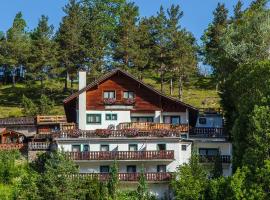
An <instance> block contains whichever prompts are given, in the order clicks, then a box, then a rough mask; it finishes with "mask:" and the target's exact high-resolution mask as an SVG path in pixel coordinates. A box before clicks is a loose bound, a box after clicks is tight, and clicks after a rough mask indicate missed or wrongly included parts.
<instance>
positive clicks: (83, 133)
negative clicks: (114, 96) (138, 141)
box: [53, 129, 183, 138]
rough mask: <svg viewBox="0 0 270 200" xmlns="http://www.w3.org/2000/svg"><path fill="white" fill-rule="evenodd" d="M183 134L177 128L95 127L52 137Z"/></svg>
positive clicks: (61, 132)
mask: <svg viewBox="0 0 270 200" xmlns="http://www.w3.org/2000/svg"><path fill="white" fill-rule="evenodd" d="M181 134H183V133H182V132H181V131H179V130H166V129H163V130H162V129H157V130H154V129H153V130H149V131H141V130H138V129H122V130H109V129H97V130H94V131H84V130H79V129H75V130H66V131H59V132H58V133H57V134H53V137H54V138H110V137H111V138H117V137H119V138H121V137H128V138H134V137H180V136H181Z"/></svg>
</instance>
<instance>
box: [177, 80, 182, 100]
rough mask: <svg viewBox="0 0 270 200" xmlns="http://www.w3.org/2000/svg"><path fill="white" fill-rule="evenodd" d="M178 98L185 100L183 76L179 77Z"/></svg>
mask: <svg viewBox="0 0 270 200" xmlns="http://www.w3.org/2000/svg"><path fill="white" fill-rule="evenodd" d="M178 98H179V99H180V100H181V101H182V98H183V77H182V76H179V82H178Z"/></svg>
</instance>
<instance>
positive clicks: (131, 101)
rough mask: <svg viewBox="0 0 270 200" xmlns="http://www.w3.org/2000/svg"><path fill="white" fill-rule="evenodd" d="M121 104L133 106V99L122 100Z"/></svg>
mask: <svg viewBox="0 0 270 200" xmlns="http://www.w3.org/2000/svg"><path fill="white" fill-rule="evenodd" d="M123 103H124V104H125V105H133V104H134V103H135V99H133V98H128V99H123Z"/></svg>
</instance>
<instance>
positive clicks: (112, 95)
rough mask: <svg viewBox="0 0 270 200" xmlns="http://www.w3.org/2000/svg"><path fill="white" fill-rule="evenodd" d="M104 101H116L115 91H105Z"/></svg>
mask: <svg viewBox="0 0 270 200" xmlns="http://www.w3.org/2000/svg"><path fill="white" fill-rule="evenodd" d="M103 98H104V99H115V91H105V92H104V93H103Z"/></svg>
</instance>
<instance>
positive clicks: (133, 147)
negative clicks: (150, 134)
mask: <svg viewBox="0 0 270 200" xmlns="http://www.w3.org/2000/svg"><path fill="white" fill-rule="evenodd" d="M128 150H129V151H138V145H137V144H130V145H129V146H128Z"/></svg>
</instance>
